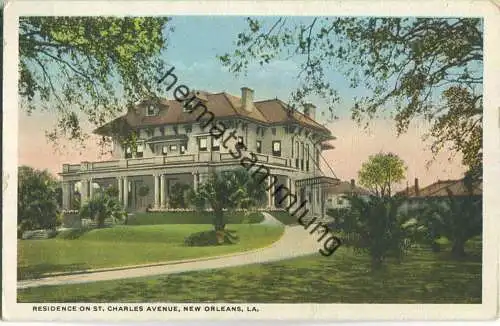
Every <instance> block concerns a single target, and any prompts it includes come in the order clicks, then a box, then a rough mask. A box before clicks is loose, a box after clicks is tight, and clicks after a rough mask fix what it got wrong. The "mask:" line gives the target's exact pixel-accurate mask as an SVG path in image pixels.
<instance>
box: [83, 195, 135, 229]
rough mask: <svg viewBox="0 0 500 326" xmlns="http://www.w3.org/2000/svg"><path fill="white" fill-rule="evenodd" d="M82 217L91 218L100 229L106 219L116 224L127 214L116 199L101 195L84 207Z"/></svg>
mask: <svg viewBox="0 0 500 326" xmlns="http://www.w3.org/2000/svg"><path fill="white" fill-rule="evenodd" d="M80 216H81V217H83V218H90V219H91V220H93V221H94V222H96V224H97V227H98V228H102V227H103V226H104V221H105V220H106V218H111V219H113V221H115V222H116V221H117V220H122V219H123V218H125V216H126V212H125V211H124V210H123V209H122V207H121V206H120V204H119V203H118V201H117V200H116V199H115V198H112V197H110V196H108V195H106V194H100V193H99V194H96V195H95V196H94V197H93V198H92V199H90V200H89V201H88V202H86V203H85V204H84V205H83V206H82V209H81V210H80Z"/></svg>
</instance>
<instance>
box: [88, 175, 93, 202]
mask: <svg viewBox="0 0 500 326" xmlns="http://www.w3.org/2000/svg"><path fill="white" fill-rule="evenodd" d="M93 197H94V179H93V178H90V179H89V199H92V198H93Z"/></svg>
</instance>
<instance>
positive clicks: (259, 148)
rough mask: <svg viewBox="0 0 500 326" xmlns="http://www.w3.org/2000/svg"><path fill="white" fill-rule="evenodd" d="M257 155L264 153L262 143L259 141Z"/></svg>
mask: <svg viewBox="0 0 500 326" xmlns="http://www.w3.org/2000/svg"><path fill="white" fill-rule="evenodd" d="M257 153H262V141H260V140H257Z"/></svg>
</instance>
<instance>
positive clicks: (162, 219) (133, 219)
mask: <svg viewBox="0 0 500 326" xmlns="http://www.w3.org/2000/svg"><path fill="white" fill-rule="evenodd" d="M226 218H227V223H228V224H249V223H260V222H262V221H263V220H264V216H263V215H262V213H259V212H251V213H245V212H234V213H231V214H227V215H226ZM212 221H213V214H212V213H210V212H161V213H135V214H134V215H133V216H130V217H129V219H128V222H127V224H128V225H155V224H212Z"/></svg>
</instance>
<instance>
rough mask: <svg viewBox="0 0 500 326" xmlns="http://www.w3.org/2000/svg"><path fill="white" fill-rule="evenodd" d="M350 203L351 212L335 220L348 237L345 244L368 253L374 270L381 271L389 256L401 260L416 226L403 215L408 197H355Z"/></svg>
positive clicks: (352, 197) (350, 197) (351, 197)
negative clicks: (404, 203)
mask: <svg viewBox="0 0 500 326" xmlns="http://www.w3.org/2000/svg"><path fill="white" fill-rule="evenodd" d="M347 200H349V203H350V209H349V211H348V212H347V213H346V214H342V215H339V216H338V217H337V218H336V221H335V225H336V226H337V228H338V229H339V230H341V231H343V232H344V233H345V234H346V235H348V237H347V239H346V240H347V241H344V244H345V245H346V246H352V247H354V248H355V249H356V250H358V251H366V252H368V253H369V255H370V257H371V267H372V270H378V269H380V268H381V267H382V265H383V262H384V259H385V258H387V257H394V258H396V259H398V261H401V259H402V258H403V256H404V254H405V253H406V251H407V249H408V248H409V245H410V244H411V242H412V240H413V238H414V234H415V223H412V222H411V219H410V217H409V216H408V215H405V214H401V213H400V207H401V205H402V204H403V202H404V198H401V197H399V196H395V197H387V196H385V197H378V196H370V198H363V197H362V196H357V195H352V196H348V197H347ZM337 219H338V221H337Z"/></svg>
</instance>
